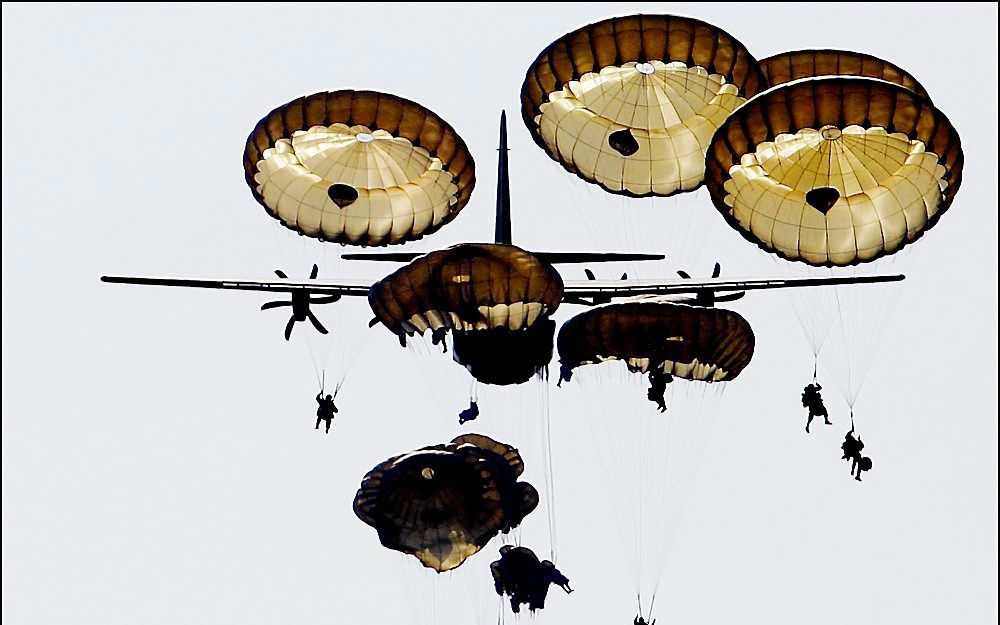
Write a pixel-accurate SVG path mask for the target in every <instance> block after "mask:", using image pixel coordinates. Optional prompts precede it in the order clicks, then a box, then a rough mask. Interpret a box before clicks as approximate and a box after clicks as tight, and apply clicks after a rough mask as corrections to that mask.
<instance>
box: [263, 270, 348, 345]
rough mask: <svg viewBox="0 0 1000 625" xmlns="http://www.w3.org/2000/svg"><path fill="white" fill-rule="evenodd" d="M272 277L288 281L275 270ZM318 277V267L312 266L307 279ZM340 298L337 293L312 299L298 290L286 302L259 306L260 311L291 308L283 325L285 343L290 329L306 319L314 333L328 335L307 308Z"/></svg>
mask: <svg viewBox="0 0 1000 625" xmlns="http://www.w3.org/2000/svg"><path fill="white" fill-rule="evenodd" d="M274 275H276V276H278V277H279V278H281V279H282V280H287V279H288V275H287V274H285V272H284V271H282V270H280V269H275V270H274ZM318 275H319V266H318V265H316V264H313V266H312V271H310V272H309V279H310V280H315V279H316V277H317V276H318ZM340 297H341V296H340V294H339V293H334V294H333V295H323V296H321V297H313V296H312V295H311V294H310V292H309V291H308V290H306V289H298V290H295V291H292V292H291V297H290V298H289V299H288V300H278V301H274V302H265V303H264V304H263V305H261V307H260V309H261V310H271V309H272V308H282V307H285V306H291V307H292V316H291V317H289V318H288V323H287V324H286V325H285V340H286V341H287V340H289V339H291V337H292V329H293V328H294V327H295V323H296V322H298V321H305V320H306V319H308V320H309V322H310V323H312V326H313V327H314V328H316V331H317V332H319V333H320V334H329V333H330V331H329V330H327V329H326V328H325V327H324V326H323V324H322V323H320V320H319V319H317V318H316V315H314V314H313V312H312V311H311V310H310V309H309V306H310V305H312V304H332V303H333V302H336V301H339V300H340Z"/></svg>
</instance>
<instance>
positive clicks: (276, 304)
mask: <svg viewBox="0 0 1000 625" xmlns="http://www.w3.org/2000/svg"><path fill="white" fill-rule="evenodd" d="M291 305H292V303H291V302H266V303H264V304H263V305H262V306H261V307H260V309H261V310H270V309H272V308H280V307H281V306H291Z"/></svg>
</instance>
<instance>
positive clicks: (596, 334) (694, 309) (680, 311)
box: [558, 300, 754, 382]
mask: <svg viewBox="0 0 1000 625" xmlns="http://www.w3.org/2000/svg"><path fill="white" fill-rule="evenodd" d="M558 348H559V360H560V362H561V363H562V368H563V372H564V375H563V377H564V378H567V379H568V377H569V375H570V373H571V371H572V370H573V369H575V368H576V367H579V366H581V365H589V364H596V363H601V362H606V361H609V360H621V361H624V362H625V363H626V365H627V366H628V368H629V370H631V371H633V372H637V373H648V372H649V371H651V370H653V369H658V370H660V371H662V372H664V373H668V374H670V375H672V376H674V377H678V378H684V379H687V380H698V381H703V382H721V381H726V380H732V379H734V378H736V376H738V375H739V374H740V372H741V371H743V369H744V368H745V367H746V366H747V365H748V364H750V359H751V358H752V357H753V349H754V335H753V330H752V329H751V328H750V324H749V323H747V321H746V319H744V318H743V317H741V316H740V315H739V314H737V313H735V312H733V311H731V310H722V309H719V308H703V307H698V306H687V305H684V304H673V303H668V302H661V301H655V300H652V301H633V302H625V303H620V304H607V305H604V306H595V307H594V308H591V309H590V310H587V311H585V312H583V313H580V314H579V315H576V316H575V317H573V318H572V319H570V320H569V321H567V322H566V323H565V324H564V325H563V327H562V328H561V329H560V330H559V339H558Z"/></svg>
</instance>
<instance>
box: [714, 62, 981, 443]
mask: <svg viewBox="0 0 1000 625" xmlns="http://www.w3.org/2000/svg"><path fill="white" fill-rule="evenodd" d="M764 67H765V72H766V73H767V74H768V76H769V77H771V79H772V80H774V81H785V80H791V81H792V82H787V83H784V84H779V85H778V86H776V87H774V88H772V89H770V90H768V91H766V92H764V93H762V94H760V95H758V96H757V97H755V98H753V99H752V100H750V101H749V102H748V103H747V104H746V105H745V106H744V107H743V108H741V109H740V110H739V111H737V112H736V113H734V114H733V116H732V117H730V118H729V120H727V121H726V123H725V124H724V125H723V126H722V127H721V128H720V129H719V131H718V132H717V133H716V134H715V137H714V138H713V140H712V145H711V147H710V149H709V151H708V156H707V165H706V186H707V187H708V190H709V192H710V194H711V196H712V201H713V203H714V204H715V206H716V208H717V209H718V210H719V212H721V213H722V215H723V216H724V217H725V218H726V221H727V222H728V223H729V224H730V226H732V227H733V228H734V229H736V230H737V231H738V232H739V233H740V234H741V235H742V236H743V237H744V238H746V239H747V240H748V241H751V242H752V243H754V244H756V245H757V246H758V247H760V248H761V249H762V250H764V251H766V252H768V253H769V256H770V257H771V258H773V259H775V260H774V263H775V268H776V269H777V270H778V271H779V272H781V273H784V274H792V275H802V274H807V275H841V276H843V275H853V276H858V275H865V274H867V273H871V272H876V271H886V270H887V269H889V268H890V266H891V267H892V268H894V269H899V267H898V266H894V263H895V261H896V259H897V258H898V257H900V256H901V254H900V252H901V251H903V250H904V248H906V247H907V246H909V245H910V244H912V243H913V242H915V241H917V240H918V239H919V238H920V237H922V236H923V235H924V234H925V233H926V232H927V231H928V230H930V229H931V228H932V227H933V226H934V225H935V224H936V223H937V222H938V220H939V219H940V218H941V216H942V215H943V214H944V213H945V212H946V211H947V210H948V208H949V207H950V206H951V204H952V202H953V200H954V198H955V194H956V193H957V192H958V189H959V186H960V185H961V181H962V167H963V160H964V157H963V153H962V146H961V141H960V139H959V136H958V133H957V132H956V131H955V128H954V127H953V126H952V125H951V123H950V122H949V121H948V118H947V117H946V116H945V115H944V114H943V113H942V112H941V111H939V110H938V109H937V108H935V106H934V105H933V104H932V103H931V101H930V100H929V99H928V98H927V97H925V96H924V95H922V92H923V89H922V87H920V85H919V83H917V82H916V79H913V78H912V77H911V76H910V75H909V74H908V73H907V72H905V71H904V70H902V69H900V68H899V67H898V66H895V65H894V64H892V63H889V62H887V61H882V60H881V59H874V58H872V57H867V56H865V55H859V54H856V53H845V52H834V51H813V52H810V51H805V52H795V53H787V54H785V55H779V56H778V57H772V59H771V60H767V61H766V62H764ZM834 70H836V71H841V72H844V73H849V74H857V75H861V77H856V76H851V77H844V76H833V77H831V76H821V77H817V78H812V77H810V74H826V73H828V72H831V71H834ZM869 75H871V76H876V77H877V78H878V79H876V78H871V77H866V76H869ZM796 78H799V80H795V79H796ZM908 87H912V89H913V90H911V89H910V88H908ZM777 259H781V260H777ZM785 261H790V262H785ZM898 294H899V287H898V286H892V285H880V286H866V287H858V288H857V289H845V288H842V287H837V288H832V289H821V290H818V291H817V292H815V293H810V292H804V293H789V294H788V297H789V299H790V300H791V302H792V304H793V306H794V308H795V311H796V314H797V315H798V317H799V321H800V323H801V325H802V327H803V330H804V331H805V333H806V336H807V339H808V341H809V344H810V347H811V348H812V351H813V358H814V367H813V382H814V383H815V382H816V379H817V369H818V362H819V356H820V354H821V352H822V354H823V359H824V361H825V362H826V363H827V365H828V367H829V369H830V371H831V372H832V373H833V375H834V377H835V378H836V381H837V385H838V387H839V389H840V391H841V394H842V395H843V397H844V399H845V401H846V402H847V404H848V407H849V408H850V414H851V432H853V431H854V406H855V403H856V402H857V398H858V396H859V394H860V391H861V388H862V386H863V383H864V380H865V378H866V376H867V372H868V368H869V367H870V364H871V361H872V359H873V357H874V354H875V351H876V347H877V345H878V343H879V341H880V339H881V338H882V336H883V334H884V333H883V329H884V328H885V325H886V323H887V322H888V317H889V312H890V311H891V309H892V306H893V304H894V302H895V298H896V297H898Z"/></svg>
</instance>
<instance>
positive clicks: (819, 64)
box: [760, 50, 930, 100]
mask: <svg viewBox="0 0 1000 625" xmlns="http://www.w3.org/2000/svg"><path fill="white" fill-rule="evenodd" d="M760 68H761V70H763V71H764V75H765V76H767V82H768V84H770V85H771V86H772V87H774V86H777V85H781V84H784V83H786V82H791V81H793V80H799V79H801V78H817V77H819V76H863V77H867V78H877V79H879V80H885V81H886V82H891V83H894V84H897V85H899V86H901V87H906V88H907V89H909V90H910V91H912V92H914V93H916V94H917V95H921V96H923V97H925V98H927V99H928V100H929V99H930V96H928V95H927V91H926V90H925V89H924V87H923V85H921V84H920V83H919V82H917V79H916V78H914V77H913V76H912V75H911V74H910V73H909V72H907V71H906V70H905V69H903V68H901V67H899V66H898V65H895V64H893V63H890V62H889V61H886V60H884V59H880V58H878V57H875V56H872V55H870V54H864V53H862V52H850V51H848V50H793V51H791V52H782V53H781V54H775V55H774V56H770V57H768V58H766V59H761V61H760Z"/></svg>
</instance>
